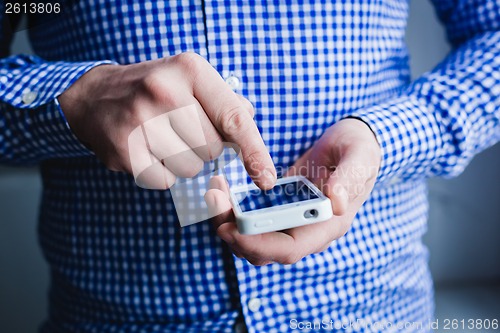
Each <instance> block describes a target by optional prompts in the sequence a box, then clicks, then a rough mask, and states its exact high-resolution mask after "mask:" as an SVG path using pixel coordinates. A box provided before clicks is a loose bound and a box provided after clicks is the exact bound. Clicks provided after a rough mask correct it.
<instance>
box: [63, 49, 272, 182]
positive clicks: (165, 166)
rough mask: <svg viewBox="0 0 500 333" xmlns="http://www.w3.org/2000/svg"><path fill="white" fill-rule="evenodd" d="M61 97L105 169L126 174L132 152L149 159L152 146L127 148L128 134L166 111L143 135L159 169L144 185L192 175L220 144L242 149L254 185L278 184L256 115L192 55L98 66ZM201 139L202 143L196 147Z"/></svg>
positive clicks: (73, 124) (73, 126) (71, 122)
mask: <svg viewBox="0 0 500 333" xmlns="http://www.w3.org/2000/svg"><path fill="white" fill-rule="evenodd" d="M58 101H59V103H60V106H61V109H62V111H63V113H64V115H65V116H66V119H67V121H68V124H69V126H70V128H71V129H72V131H73V132H74V134H75V135H76V137H77V138H78V139H79V140H80V141H81V142H82V143H84V144H85V145H86V146H87V147H88V148H89V149H90V150H92V151H93V152H94V153H95V155H96V156H97V158H99V159H100V160H101V161H102V162H103V163H104V164H105V165H106V166H107V167H108V168H109V169H110V170H114V171H125V172H128V173H133V170H132V169H133V168H132V163H131V160H130V156H131V153H133V156H146V157H149V154H148V152H147V150H148V149H150V148H151V147H148V146H147V145H142V146H141V145H140V144H138V145H136V146H134V147H130V150H132V149H133V150H134V151H129V140H128V138H129V135H130V134H131V133H132V131H133V130H134V129H136V128H137V127H138V126H139V127H140V126H141V125H144V124H153V125H154V123H155V119H154V118H156V117H158V116H161V115H165V114H166V115H169V116H170V117H169V118H168V121H166V122H165V127H164V128H158V126H156V127H157V128H156V129H155V130H154V131H150V132H149V133H148V136H149V140H150V141H154V142H155V144H156V147H155V149H154V151H152V152H153V155H156V158H157V160H158V161H161V164H159V165H160V167H161V168H162V170H161V172H160V173H156V174H154V175H153V176H152V177H149V179H147V182H146V183H147V184H144V187H147V188H154V189H167V188H169V187H170V186H172V185H173V184H174V182H175V179H176V177H177V176H180V177H192V176H194V175H196V174H197V173H198V172H199V171H200V170H201V169H202V167H203V161H208V160H212V159H214V158H216V157H217V156H219V155H220V154H221V153H222V150H223V142H231V143H234V144H236V145H237V146H238V147H239V149H240V150H241V157H242V160H243V163H244V164H245V167H246V170H247V171H248V173H249V175H250V176H251V177H252V179H253V180H254V182H255V183H256V184H257V185H258V186H259V187H261V188H262V189H269V188H271V187H273V186H274V184H275V182H276V169H275V167H274V164H273V162H272V159H271V157H270V155H269V152H268V150H267V148H266V146H265V145H264V142H263V141H262V138H261V136H260V133H259V131H258V128H257V126H256V124H255V122H254V120H253V115H254V109H253V107H252V104H251V103H250V102H249V101H248V100H246V99H245V98H243V97H242V96H240V95H237V94H236V93H234V92H233V91H232V90H231V88H230V87H229V86H228V85H227V84H226V83H225V82H224V80H223V79H222V78H221V77H220V75H219V74H218V73H217V71H216V70H215V69H214V68H213V67H212V66H211V65H210V64H209V63H208V62H207V61H206V60H205V59H204V58H202V57H201V56H199V55H197V54H195V53H182V54H179V55H176V56H172V57H168V58H162V59H158V60H152V61H145V62H142V63H137V64H131V65H101V66H97V67H95V68H93V69H91V70H90V71H89V72H87V73H86V74H84V75H83V76H82V77H81V78H79V79H78V80H77V81H76V82H75V83H74V84H73V85H72V86H71V87H70V88H69V89H68V90H66V91H65V92H64V93H63V94H62V95H61V96H59V97H58ZM186 106H192V108H191V110H195V111H194V112H195V117H192V115H188V114H183V113H182V110H181V111H180V112H177V111H178V110H179V109H181V108H185V110H189V109H188V108H186ZM173 111H176V112H173ZM193 118H196V119H193ZM158 119H160V118H158ZM148 120H152V121H150V122H148ZM162 120H164V118H162ZM158 122H160V120H158ZM195 122H197V123H201V127H199V128H201V130H200V131H194V130H192V129H193V124H194V123H195ZM153 127H155V126H153ZM200 142H204V143H205V144H204V145H202V146H200ZM141 150H144V153H145V154H141V153H142V152H141ZM161 151H169V152H174V153H173V155H174V156H171V158H165V157H169V156H159V155H160V154H161ZM159 152H160V153H159ZM175 152H178V154H176V153H175ZM153 158H154V156H153Z"/></svg>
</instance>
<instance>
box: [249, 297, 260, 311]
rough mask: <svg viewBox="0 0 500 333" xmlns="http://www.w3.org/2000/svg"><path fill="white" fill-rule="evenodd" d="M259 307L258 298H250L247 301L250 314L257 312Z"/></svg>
mask: <svg viewBox="0 0 500 333" xmlns="http://www.w3.org/2000/svg"><path fill="white" fill-rule="evenodd" d="M260 305H261V301H260V299H259V298H252V299H250V300H249V301H248V310H250V311H252V312H257V311H259V308H260Z"/></svg>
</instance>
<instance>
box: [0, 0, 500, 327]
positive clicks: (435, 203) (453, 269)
mask: <svg viewBox="0 0 500 333" xmlns="http://www.w3.org/2000/svg"><path fill="white" fill-rule="evenodd" d="M407 40H408V46H409V48H410V53H411V57H412V58H411V66H412V75H413V77H417V76H418V75H420V74H421V73H423V72H425V71H427V70H429V69H431V68H432V67H433V66H435V65H436V64H437V63H438V62H439V61H440V60H441V59H443V58H444V57H445V55H446V54H447V52H448V51H449V47H448V45H447V43H446V39H445V34H444V29H443V28H442V26H441V25H440V24H439V22H438V21H437V18H436V15H435V13H434V10H433V8H432V6H431V4H430V3H429V1H428V0H413V1H412V2H411V11H410V21H409V25H408V33H407ZM13 52H14V53H30V52H31V49H30V47H29V44H28V42H27V39H26V34H25V31H22V32H19V33H18V34H17V36H16V39H15V42H14V48H13ZM499 170H500V145H497V146H495V147H493V148H490V149H489V150H487V151H485V152H483V153H482V154H480V155H478V156H477V157H476V158H475V160H474V161H473V162H472V163H471V164H470V165H469V167H468V168H467V170H466V171H465V172H464V173H463V174H462V175H461V176H459V177H458V178H455V179H453V180H443V179H432V180H430V181H429V187H430V201H431V210H430V221H429V232H428V234H427V236H426V242H427V244H428V246H429V248H430V252H431V261H430V265H431V269H432V273H433V276H434V280H435V283H436V289H437V292H436V306H437V307H436V318H437V319H440V320H443V319H444V318H451V319H453V318H456V319H459V320H460V319H466V320H467V319H469V318H483V319H486V318H488V319H493V318H497V319H500V173H499ZM40 190H41V183H40V178H39V175H38V172H37V170H36V169H11V168H3V167H0V332H8V333H30V332H36V329H37V327H38V325H39V324H40V322H41V321H42V320H43V318H44V317H45V316H46V313H47V307H46V304H47V301H46V296H47V288H48V282H49V280H48V268H47V265H46V264H45V262H44V260H43V258H42V256H41V253H40V250H39V246H38V241H37V237H36V228H37V208H38V204H39V195H40ZM455 332H457V331H455ZM476 332H477V331H476ZM485 332H491V330H490V331H485Z"/></svg>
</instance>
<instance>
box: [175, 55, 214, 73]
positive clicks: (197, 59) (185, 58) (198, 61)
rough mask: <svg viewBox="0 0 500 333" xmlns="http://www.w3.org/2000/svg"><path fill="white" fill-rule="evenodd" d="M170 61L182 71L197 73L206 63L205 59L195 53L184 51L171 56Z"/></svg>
mask: <svg viewBox="0 0 500 333" xmlns="http://www.w3.org/2000/svg"><path fill="white" fill-rule="evenodd" d="M171 61H172V62H173V63H174V64H175V65H177V66H179V67H180V68H181V69H182V70H183V72H188V73H198V72H199V71H201V70H202V69H203V67H204V65H205V63H206V60H205V59H204V58H203V57H202V56H200V55H199V54H197V53H194V52H184V53H181V54H178V55H175V56H173V57H171Z"/></svg>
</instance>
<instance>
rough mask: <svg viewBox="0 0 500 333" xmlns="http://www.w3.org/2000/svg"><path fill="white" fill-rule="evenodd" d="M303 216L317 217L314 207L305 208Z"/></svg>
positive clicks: (307, 217) (308, 217)
mask: <svg viewBox="0 0 500 333" xmlns="http://www.w3.org/2000/svg"><path fill="white" fill-rule="evenodd" d="M304 217H305V218H306V219H312V218H315V217H318V211H317V210H316V209H309V210H306V212H305V213H304Z"/></svg>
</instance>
